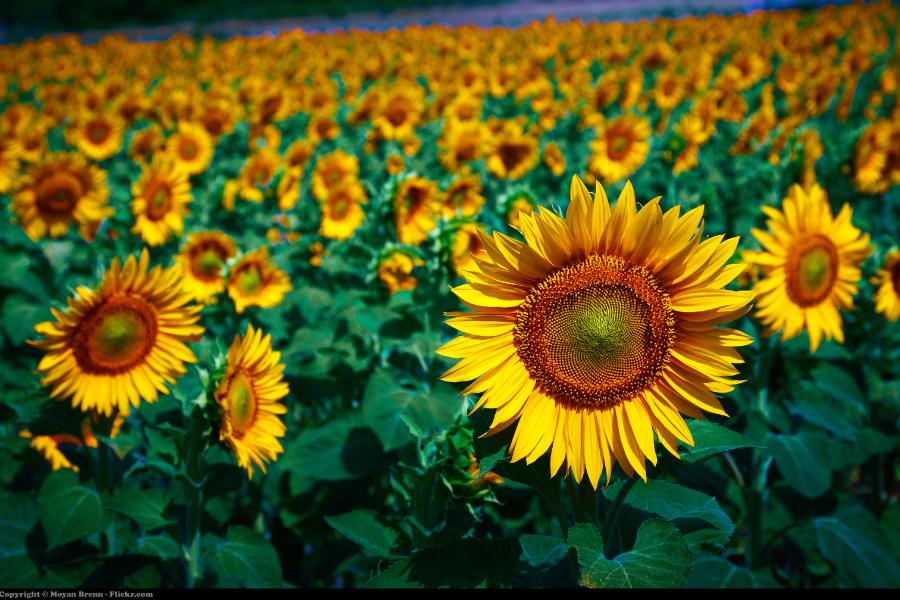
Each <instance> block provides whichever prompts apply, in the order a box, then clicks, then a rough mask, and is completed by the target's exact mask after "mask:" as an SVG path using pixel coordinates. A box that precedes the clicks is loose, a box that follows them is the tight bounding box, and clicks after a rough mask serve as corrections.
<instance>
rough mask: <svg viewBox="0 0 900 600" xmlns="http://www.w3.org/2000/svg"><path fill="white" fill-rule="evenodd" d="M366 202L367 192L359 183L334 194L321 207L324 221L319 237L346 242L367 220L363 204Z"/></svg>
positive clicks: (340, 189)
mask: <svg viewBox="0 0 900 600" xmlns="http://www.w3.org/2000/svg"><path fill="white" fill-rule="evenodd" d="M365 201H366V191H365V189H364V188H363V187H362V185H360V184H359V183H355V182H354V183H352V184H348V185H345V186H343V187H341V188H338V189H337V190H335V191H334V192H332V193H331V194H330V195H329V196H328V198H327V199H326V200H323V201H322V202H321V203H320V204H319V207H320V208H321V209H322V221H321V224H320V225H319V235H321V236H322V237H325V238H329V239H332V240H346V239H350V238H351V237H353V232H355V231H356V229H357V228H358V227H359V226H360V225H361V224H362V222H363V220H364V219H365V218H366V213H364V212H363V209H362V203H364V202H365Z"/></svg>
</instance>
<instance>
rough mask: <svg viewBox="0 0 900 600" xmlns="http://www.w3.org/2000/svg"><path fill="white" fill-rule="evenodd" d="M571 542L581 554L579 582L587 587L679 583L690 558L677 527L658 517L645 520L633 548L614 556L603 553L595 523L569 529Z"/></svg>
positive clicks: (667, 585) (632, 586) (655, 585)
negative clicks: (610, 556) (609, 556)
mask: <svg viewBox="0 0 900 600" xmlns="http://www.w3.org/2000/svg"><path fill="white" fill-rule="evenodd" d="M569 546H570V547H572V548H575V551H576V553H577V554H578V565H579V567H580V570H581V578H580V580H579V583H580V584H581V585H583V586H584V587H588V588H638V587H680V586H681V584H682V583H683V582H684V578H685V575H686V574H687V570H688V566H689V565H690V562H691V552H690V550H689V549H688V546H687V544H686V543H685V541H684V539H683V538H682V537H681V535H680V534H679V533H678V530H677V529H676V528H675V526H674V525H672V524H671V523H667V522H666V521H661V520H659V519H650V520H649V521H644V523H642V524H641V527H640V529H638V533H637V540H636V541H635V543H634V548H632V549H631V550H629V551H628V552H625V553H623V554H619V555H618V556H615V557H614V558H612V559H607V558H605V557H604V556H603V541H602V538H601V537H600V532H599V531H597V529H596V528H595V527H594V526H593V525H577V526H576V527H573V528H572V529H570V530H569Z"/></svg>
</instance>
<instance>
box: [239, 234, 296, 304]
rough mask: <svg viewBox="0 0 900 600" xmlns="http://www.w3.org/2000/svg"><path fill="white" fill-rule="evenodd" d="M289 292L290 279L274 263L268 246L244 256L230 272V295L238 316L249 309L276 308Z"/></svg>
mask: <svg viewBox="0 0 900 600" xmlns="http://www.w3.org/2000/svg"><path fill="white" fill-rule="evenodd" d="M290 290H291V280H290V278H289V277H288V275H287V273H285V272H284V271H282V270H281V269H279V268H278V267H276V266H275V265H273V264H272V263H271V261H270V260H269V249H268V248H266V247H265V246H264V247H262V248H260V249H259V250H257V251H255V252H251V253H250V254H245V255H244V256H243V257H241V259H240V260H239V261H238V262H237V263H235V264H234V265H233V266H232V267H231V269H230V270H229V273H228V295H229V296H230V297H231V300H232V301H233V302H234V309H235V310H236V311H237V312H238V313H242V312H244V310H245V309H246V308H247V307H248V306H259V307H262V308H270V307H272V306H276V305H278V304H279V303H280V302H281V301H282V299H284V295H285V294H286V293H288V292H289V291H290Z"/></svg>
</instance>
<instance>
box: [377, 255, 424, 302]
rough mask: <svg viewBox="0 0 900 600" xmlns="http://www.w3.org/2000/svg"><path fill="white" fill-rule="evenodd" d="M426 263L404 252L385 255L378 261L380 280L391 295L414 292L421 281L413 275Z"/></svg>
mask: <svg viewBox="0 0 900 600" xmlns="http://www.w3.org/2000/svg"><path fill="white" fill-rule="evenodd" d="M424 264H425V263H424V262H423V261H422V259H420V258H417V257H415V256H412V255H411V254H410V253H409V252H406V251H404V250H394V251H392V252H389V253H387V254H385V255H384V256H383V257H382V258H381V260H380V261H378V279H379V280H381V283H382V284H383V285H384V287H386V288H387V290H388V292H389V293H391V294H396V293H397V292H401V291H407V290H414V289H416V286H418V285H419V280H418V279H416V276H415V275H413V270H414V269H415V268H416V267H421V266H422V265H424Z"/></svg>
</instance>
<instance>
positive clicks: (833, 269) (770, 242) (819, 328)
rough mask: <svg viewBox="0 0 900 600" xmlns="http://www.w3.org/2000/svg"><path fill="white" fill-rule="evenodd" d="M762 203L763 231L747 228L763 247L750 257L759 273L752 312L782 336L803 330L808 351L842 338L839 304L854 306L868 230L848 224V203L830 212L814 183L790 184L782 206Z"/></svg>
mask: <svg viewBox="0 0 900 600" xmlns="http://www.w3.org/2000/svg"><path fill="white" fill-rule="evenodd" d="M761 208H762V211H763V212H764V213H765V214H766V216H767V217H768V220H767V221H766V225H767V227H768V231H762V230H759V229H753V230H752V233H753V237H755V238H756V239H757V241H759V243H760V244H762V246H763V248H764V250H765V252H761V253H760V254H758V255H757V256H756V257H755V261H756V263H757V264H758V265H759V266H760V269H761V271H762V274H763V276H762V278H761V279H760V280H759V282H757V284H756V285H755V286H754V291H755V292H756V312H755V316H756V317H757V318H758V319H759V320H760V321H762V323H763V324H764V325H765V326H766V328H767V330H768V333H770V334H774V333H776V332H778V331H779V330H781V331H782V334H781V337H782V339H784V340H787V339H790V338H792V337H794V336H796V335H798V334H799V333H800V332H801V331H803V330H804V329H805V330H806V331H807V332H808V333H809V348H810V351H811V352H815V351H816V349H817V348H818V347H819V344H820V342H821V341H822V339H823V338H824V339H835V340H837V341H838V342H839V343H843V341H844V332H843V330H842V326H841V315H840V312H839V309H841V308H843V309H845V310H852V308H853V296H854V295H855V294H856V292H857V283H858V282H859V280H860V278H861V277H862V273H861V272H860V270H859V265H860V264H861V263H862V262H863V261H864V260H865V259H866V257H867V256H868V255H869V252H870V251H871V248H870V247H869V235H868V234H862V232H861V231H860V230H859V229H857V228H856V227H854V226H853V224H852V223H851V219H852V217H853V211H852V210H851V209H850V205H849V204H844V206H843V208H841V211H840V213H838V215H837V216H836V217H835V216H832V214H831V207H830V206H829V204H828V197H827V196H826V194H825V190H823V189H822V188H821V187H819V186H818V185H815V186H814V187H813V188H812V189H810V190H809V191H804V190H803V188H802V187H800V186H799V185H796V184H795V185H792V186H791V187H790V189H789V190H788V195H787V197H786V198H785V199H784V201H783V202H782V207H781V210H778V209H776V208H773V207H770V206H763V207H761Z"/></svg>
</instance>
